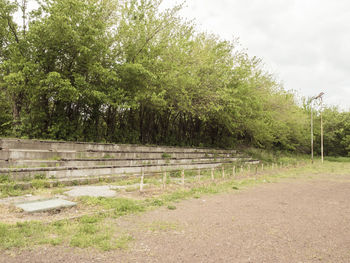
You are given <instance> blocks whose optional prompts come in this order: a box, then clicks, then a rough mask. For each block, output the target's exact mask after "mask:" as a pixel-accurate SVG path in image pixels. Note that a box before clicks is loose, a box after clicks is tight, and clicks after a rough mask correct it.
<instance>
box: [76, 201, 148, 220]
mask: <svg viewBox="0 0 350 263" xmlns="http://www.w3.org/2000/svg"><path fill="white" fill-rule="evenodd" d="M80 201H81V202H83V203H85V204H86V205H90V206H98V207H100V208H104V209H108V210H112V209H113V210H114V214H115V215H116V216H122V215H126V214H130V213H137V212H143V211H145V209H146V206H145V204H144V203H143V202H142V201H138V200H133V199H127V198H105V197H81V198H80Z"/></svg>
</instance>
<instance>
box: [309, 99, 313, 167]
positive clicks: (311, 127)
mask: <svg viewBox="0 0 350 263" xmlns="http://www.w3.org/2000/svg"><path fill="white" fill-rule="evenodd" d="M310 112H311V163H314V129H313V122H312V99H311V102H310Z"/></svg>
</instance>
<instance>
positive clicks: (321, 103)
mask: <svg viewBox="0 0 350 263" xmlns="http://www.w3.org/2000/svg"><path fill="white" fill-rule="evenodd" d="M320 99H321V111H320V116H321V161H322V163H323V122H322V97H320Z"/></svg>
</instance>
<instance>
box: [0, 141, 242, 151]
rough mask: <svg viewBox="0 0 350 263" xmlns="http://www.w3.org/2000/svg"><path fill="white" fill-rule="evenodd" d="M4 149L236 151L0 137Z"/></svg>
mask: <svg viewBox="0 0 350 263" xmlns="http://www.w3.org/2000/svg"><path fill="white" fill-rule="evenodd" d="M1 149H3V150H6V149H28V150H50V151H77V152H84V151H103V152H107V151H119V152H163V153H164V152H179V153H196V152H202V153H230V154H232V153H236V151H235V150H222V149H209V148H188V147H170V146H144V145H129V144H107V143H86V142H64V141H45V140H23V139H0V150H1Z"/></svg>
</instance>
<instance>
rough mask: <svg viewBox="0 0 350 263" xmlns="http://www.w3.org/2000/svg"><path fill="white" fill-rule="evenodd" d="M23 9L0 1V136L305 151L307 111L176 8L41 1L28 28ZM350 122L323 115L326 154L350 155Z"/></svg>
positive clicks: (154, 2)
mask: <svg viewBox="0 0 350 263" xmlns="http://www.w3.org/2000/svg"><path fill="white" fill-rule="evenodd" d="M19 2H20V1H13V0H0V7H1V8H0V62H1V63H0V136H15V137H26V138H43V139H44V138H46V139H56V140H81V141H98V142H118V143H143V144H146V143H151V144H166V145H178V146H201V147H202V146H217V147H224V148H229V147H234V146H237V145H249V146H254V147H259V148H263V149H273V150H286V151H290V152H301V153H306V152H308V151H309V147H308V145H309V119H308V118H309V112H308V107H307V106H306V107H304V108H302V107H300V106H299V105H298V103H297V102H296V97H295V95H294V94H293V93H292V92H287V91H285V90H284V89H283V87H282V85H281V84H280V83H277V82H276V81H275V79H274V77H273V76H272V75H270V74H269V73H268V72H266V71H265V70H264V69H263V63H262V61H261V60H260V59H258V58H256V57H253V58H251V57H249V56H248V54H246V53H245V52H244V51H242V50H241V49H238V48H236V46H238V45H239V43H237V42H236V41H233V42H229V41H224V40H221V39H220V38H218V37H217V36H215V35H210V34H206V33H200V32H196V31H195V30H194V25H193V23H192V22H189V21H185V20H184V19H182V18H181V17H180V16H179V11H180V10H181V8H182V6H181V5H179V6H175V7H174V8H172V9H166V10H163V9H162V8H160V6H161V4H162V1H161V0H144V1H133V0H127V1H115V0H106V1H99V0H43V1H38V4H39V8H38V9H37V10H34V11H33V12H31V13H30V14H27V13H24V16H23V19H24V20H25V21H24V22H25V24H27V26H26V27H25V28H23V26H21V24H22V23H18V24H17V23H16V21H15V20H14V13H15V12H16V11H19V12H21V10H22V9H23V6H21V3H19ZM161 10H163V11H161ZM29 18H30V19H29ZM21 22H22V21H21ZM349 116H350V115H349V113H345V112H344V113H340V112H339V111H337V110H335V109H327V110H325V112H324V120H325V149H326V151H327V152H326V153H327V154H334V155H347V154H348V153H349V151H350V146H349V145H350V124H349V123H350V117H349ZM316 120H317V117H316V119H315V121H316ZM315 127H316V126H315ZM317 132H318V133H319V131H318V130H317V127H316V129H315V133H316V137H317V136H318V134H317ZM316 146H317V145H316ZM315 148H316V147H315Z"/></svg>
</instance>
